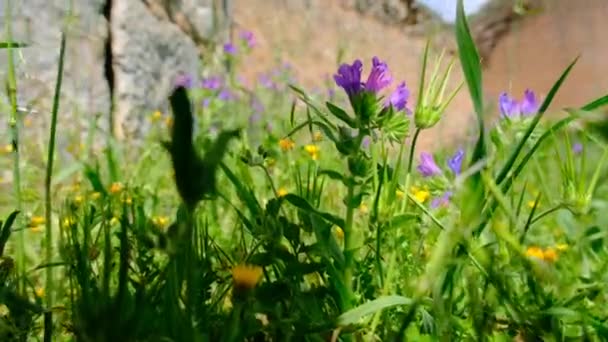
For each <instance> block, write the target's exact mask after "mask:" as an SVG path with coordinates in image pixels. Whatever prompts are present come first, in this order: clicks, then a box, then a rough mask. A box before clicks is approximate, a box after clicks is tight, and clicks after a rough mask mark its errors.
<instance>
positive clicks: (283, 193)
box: [277, 188, 289, 197]
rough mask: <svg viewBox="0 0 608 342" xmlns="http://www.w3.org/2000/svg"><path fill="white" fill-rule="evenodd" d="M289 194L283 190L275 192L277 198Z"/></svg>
mask: <svg viewBox="0 0 608 342" xmlns="http://www.w3.org/2000/svg"><path fill="white" fill-rule="evenodd" d="M288 193H289V192H288V191H287V189H285V188H279V190H277V196H278V197H284V196H285V195H287V194H288Z"/></svg>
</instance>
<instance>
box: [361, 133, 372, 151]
mask: <svg viewBox="0 0 608 342" xmlns="http://www.w3.org/2000/svg"><path fill="white" fill-rule="evenodd" d="M371 141H372V138H370V136H369V135H366V136H365V137H363V141H361V147H362V148H363V149H364V150H367V149H368V148H369V145H370V143H371Z"/></svg>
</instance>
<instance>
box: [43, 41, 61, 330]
mask: <svg viewBox="0 0 608 342" xmlns="http://www.w3.org/2000/svg"><path fill="white" fill-rule="evenodd" d="M64 55H65V32H64V33H62V34H61V46H60V48H59V66H58V68H57V81H56V82H55V96H54V97H53V109H52V112H51V129H50V131H51V132H50V137H49V147H48V157H47V163H46V177H45V180H44V204H45V205H44V208H45V228H46V229H45V230H46V235H45V241H44V245H45V246H44V247H45V249H46V261H47V262H50V261H51V260H52V259H53V230H52V228H51V219H52V212H51V211H52V209H53V208H52V203H51V183H52V179H53V162H54V159H55V135H56V132H57V112H58V111H59V96H60V94H61V82H62V80H63V59H64ZM52 286H53V267H47V268H46V289H45V292H46V294H47V296H46V298H47V307H48V308H51V307H52V305H53V288H52ZM49 320H52V319H51V318H49Z"/></svg>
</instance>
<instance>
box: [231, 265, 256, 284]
mask: <svg viewBox="0 0 608 342" xmlns="http://www.w3.org/2000/svg"><path fill="white" fill-rule="evenodd" d="M261 277H262V268H261V267H260V266H257V265H244V264H240V265H237V266H235V267H234V268H232V281H233V282H234V286H235V287H237V288H239V289H245V290H250V289H253V288H254V287H255V286H256V285H257V284H258V282H259V281H260V278H261Z"/></svg>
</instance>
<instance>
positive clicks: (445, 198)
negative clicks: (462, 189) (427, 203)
mask: <svg viewBox="0 0 608 342" xmlns="http://www.w3.org/2000/svg"><path fill="white" fill-rule="evenodd" d="M452 194H453V193H452V192H451V191H446V192H445V193H444V194H443V195H441V196H440V197H436V198H434V199H433V200H432V201H431V208H433V209H437V208H439V207H442V206H443V207H444V206H447V205H448V204H449V203H450V199H451V198H452Z"/></svg>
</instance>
